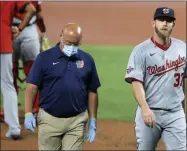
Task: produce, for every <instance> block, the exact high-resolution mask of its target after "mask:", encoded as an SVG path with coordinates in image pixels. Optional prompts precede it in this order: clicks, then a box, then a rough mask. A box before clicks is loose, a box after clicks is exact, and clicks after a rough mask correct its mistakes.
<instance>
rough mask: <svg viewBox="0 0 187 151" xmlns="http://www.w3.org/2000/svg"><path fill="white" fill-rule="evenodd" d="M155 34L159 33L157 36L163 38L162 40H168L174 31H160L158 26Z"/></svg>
mask: <svg viewBox="0 0 187 151" xmlns="http://www.w3.org/2000/svg"><path fill="white" fill-rule="evenodd" d="M155 32H156V33H157V35H158V36H159V37H160V38H162V39H166V38H169V36H170V35H171V32H172V29H170V30H159V29H158V28H157V27H156V26H155Z"/></svg>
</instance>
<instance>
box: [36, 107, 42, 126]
mask: <svg viewBox="0 0 187 151" xmlns="http://www.w3.org/2000/svg"><path fill="white" fill-rule="evenodd" d="M41 112H42V109H41V108H40V109H39V112H38V116H37V122H38V125H39V124H41V122H42V120H41V117H42V116H41V114H42V113H41Z"/></svg>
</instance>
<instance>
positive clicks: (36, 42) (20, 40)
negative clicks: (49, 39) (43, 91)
mask: <svg viewBox="0 0 187 151" xmlns="http://www.w3.org/2000/svg"><path fill="white" fill-rule="evenodd" d="M31 3H32V4H33V6H34V7H35V9H36V14H35V15H34V16H33V17H32V19H31V20H30V22H29V24H28V25H27V27H26V28H25V29H24V30H23V31H22V32H21V34H20V35H19V36H18V37H16V38H15V39H14V41H13V49H14V50H15V51H14V53H13V74H14V86H15V88H16V90H17V93H18V90H19V89H18V84H17V79H18V73H19V72H18V65H19V62H18V61H19V59H21V60H22V61H23V69H24V73H25V75H26V76H27V75H28V74H29V71H30V69H31V66H32V64H33V61H34V60H35V58H36V56H37V55H38V54H39V53H40V39H39V33H38V30H37V25H38V27H39V29H40V32H41V33H42V35H44V33H45V32H46V27H45V24H44V21H43V17H42V12H41V2H40V1H32V2H31ZM23 18H24V14H21V13H19V12H17V13H16V15H15V17H14V19H13V24H12V25H13V26H12V28H14V27H17V26H18V25H19V24H20V22H21V21H22V20H23ZM38 101H39V95H37V96H36V101H35V104H34V108H33V112H34V113H36V112H38V110H39V107H38Z"/></svg>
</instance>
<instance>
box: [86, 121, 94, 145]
mask: <svg viewBox="0 0 187 151" xmlns="http://www.w3.org/2000/svg"><path fill="white" fill-rule="evenodd" d="M95 136H96V119H95V118H92V119H90V121H89V126H88V136H87V140H88V142H90V143H92V142H93V141H94V140H95Z"/></svg>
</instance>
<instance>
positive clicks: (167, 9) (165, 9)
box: [162, 8, 170, 14]
mask: <svg viewBox="0 0 187 151" xmlns="http://www.w3.org/2000/svg"><path fill="white" fill-rule="evenodd" d="M162 11H163V13H164V14H169V11H170V10H169V8H164V9H163V10H162Z"/></svg>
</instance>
